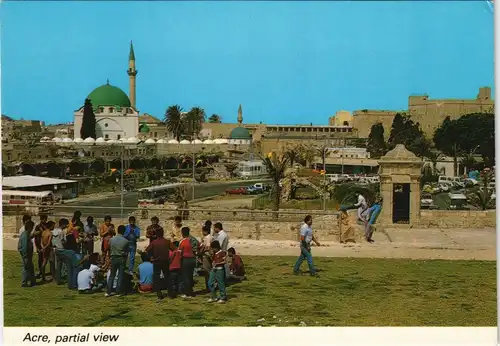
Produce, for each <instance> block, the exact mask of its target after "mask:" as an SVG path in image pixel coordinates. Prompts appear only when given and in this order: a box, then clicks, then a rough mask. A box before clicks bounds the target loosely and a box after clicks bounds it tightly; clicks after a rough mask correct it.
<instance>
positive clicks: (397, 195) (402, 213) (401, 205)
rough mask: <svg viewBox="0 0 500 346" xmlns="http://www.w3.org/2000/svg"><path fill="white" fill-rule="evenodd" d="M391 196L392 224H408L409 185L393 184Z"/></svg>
mask: <svg viewBox="0 0 500 346" xmlns="http://www.w3.org/2000/svg"><path fill="white" fill-rule="evenodd" d="M392 196H393V204H392V206H393V207H392V222H393V223H400V224H408V223H410V184H394V186H393V191H392Z"/></svg>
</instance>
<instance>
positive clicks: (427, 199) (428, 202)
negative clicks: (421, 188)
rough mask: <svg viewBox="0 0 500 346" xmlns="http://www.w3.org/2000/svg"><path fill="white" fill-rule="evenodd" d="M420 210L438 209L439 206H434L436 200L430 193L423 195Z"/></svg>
mask: <svg viewBox="0 0 500 346" xmlns="http://www.w3.org/2000/svg"><path fill="white" fill-rule="evenodd" d="M420 208H421V209H437V206H436V205H434V199H433V198H432V195H431V194H430V193H424V194H422V198H421V199H420Z"/></svg>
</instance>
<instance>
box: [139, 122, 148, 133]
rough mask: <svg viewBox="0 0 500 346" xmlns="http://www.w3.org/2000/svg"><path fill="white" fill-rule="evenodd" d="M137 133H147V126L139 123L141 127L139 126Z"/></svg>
mask: <svg viewBox="0 0 500 346" xmlns="http://www.w3.org/2000/svg"><path fill="white" fill-rule="evenodd" d="M139 132H142V133H148V132H149V126H148V125H147V124H144V123H141V125H140V126H139Z"/></svg>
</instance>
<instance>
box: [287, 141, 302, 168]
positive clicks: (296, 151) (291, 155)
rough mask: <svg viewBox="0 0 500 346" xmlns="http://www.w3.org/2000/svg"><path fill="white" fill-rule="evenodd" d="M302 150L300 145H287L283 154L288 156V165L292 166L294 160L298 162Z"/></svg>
mask: <svg viewBox="0 0 500 346" xmlns="http://www.w3.org/2000/svg"><path fill="white" fill-rule="evenodd" d="M303 151H304V148H303V147H302V146H301V145H294V146H291V147H288V148H287V149H286V152H285V155H286V156H288V160H289V161H290V166H291V167H293V165H294V164H295V162H298V161H299V160H300V159H301V157H302V155H301V153H302V152H303Z"/></svg>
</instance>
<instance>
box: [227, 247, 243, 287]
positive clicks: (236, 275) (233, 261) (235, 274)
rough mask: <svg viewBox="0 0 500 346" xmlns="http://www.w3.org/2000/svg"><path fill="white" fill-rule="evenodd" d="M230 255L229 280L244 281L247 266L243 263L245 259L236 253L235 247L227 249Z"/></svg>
mask: <svg viewBox="0 0 500 346" xmlns="http://www.w3.org/2000/svg"><path fill="white" fill-rule="evenodd" d="M227 253H228V256H229V258H230V265H229V272H230V274H229V280H232V281H238V282H239V281H242V280H245V279H246V278H245V266H244V265H243V260H242V259H241V257H240V256H239V255H237V254H236V250H235V249H234V247H232V248H229V249H228V250H227Z"/></svg>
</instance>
